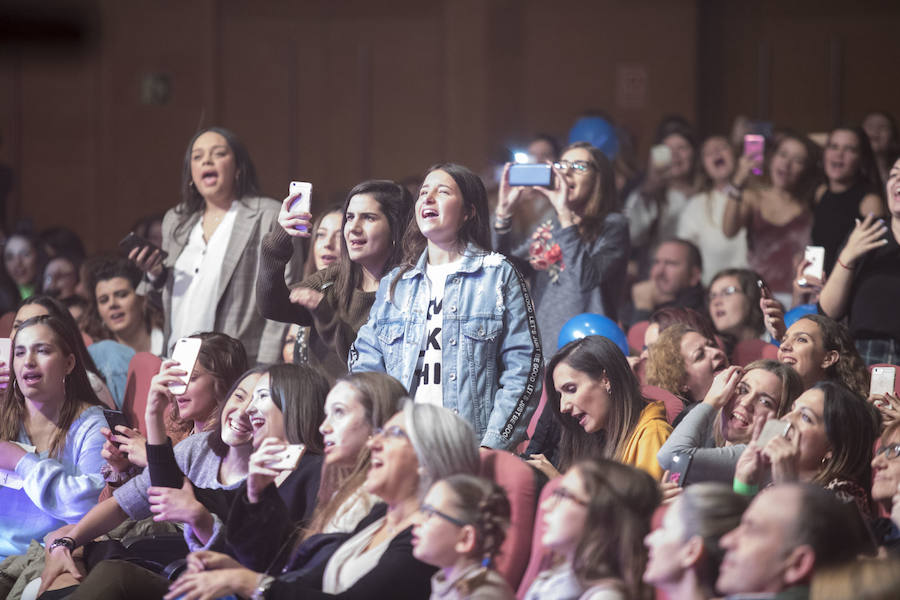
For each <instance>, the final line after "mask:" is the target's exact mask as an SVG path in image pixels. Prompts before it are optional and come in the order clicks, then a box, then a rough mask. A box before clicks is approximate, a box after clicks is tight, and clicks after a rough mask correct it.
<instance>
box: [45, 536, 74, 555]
mask: <svg viewBox="0 0 900 600" xmlns="http://www.w3.org/2000/svg"><path fill="white" fill-rule="evenodd" d="M60 546H65V547H66V548H68V549H69V552H72V551H73V550H75V540H74V539H72V538H70V537H58V538H56V539H55V540H53V541H52V542H50V547H49V548H47V552H53V549H54V548H59V547H60Z"/></svg>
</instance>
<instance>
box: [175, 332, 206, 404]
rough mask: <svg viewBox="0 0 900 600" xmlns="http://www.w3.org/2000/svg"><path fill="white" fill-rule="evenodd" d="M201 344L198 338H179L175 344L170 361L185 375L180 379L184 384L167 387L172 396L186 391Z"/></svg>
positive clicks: (201, 341)
mask: <svg viewBox="0 0 900 600" xmlns="http://www.w3.org/2000/svg"><path fill="white" fill-rule="evenodd" d="M201 344H203V340H201V339H200V338H181V339H180V340H178V341H177V342H176V343H175V349H174V350H172V360H174V361H176V362H177V363H178V364H179V365H180V366H181V368H182V369H184V370H185V371H187V375H184V376H182V377H181V380H182V381H183V382H184V383H182V384H177V383H176V384H171V385H169V391H170V392H172V393H173V394H175V395H179V394H183V393H185V392H186V391H187V386H188V383H190V381H191V373H193V371H194V365H195V364H196V363H197V355H198V354H199V353H200V346H201Z"/></svg>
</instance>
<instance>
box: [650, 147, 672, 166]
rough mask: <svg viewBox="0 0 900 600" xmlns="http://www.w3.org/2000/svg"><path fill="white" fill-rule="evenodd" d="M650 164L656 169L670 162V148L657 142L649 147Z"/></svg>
mask: <svg viewBox="0 0 900 600" xmlns="http://www.w3.org/2000/svg"><path fill="white" fill-rule="evenodd" d="M650 164H652V165H653V166H654V167H656V168H657V169H664V168H666V167H668V166H669V165H670V164H672V149H671V148H669V147H668V146H666V145H665V144H657V145H655V146H653V147H652V148H650Z"/></svg>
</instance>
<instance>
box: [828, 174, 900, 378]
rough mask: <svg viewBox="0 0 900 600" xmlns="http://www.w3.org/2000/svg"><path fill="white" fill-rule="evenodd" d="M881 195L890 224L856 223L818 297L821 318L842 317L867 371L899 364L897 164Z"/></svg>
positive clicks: (899, 203)
mask: <svg viewBox="0 0 900 600" xmlns="http://www.w3.org/2000/svg"><path fill="white" fill-rule="evenodd" d="M885 193H886V195H887V199H888V212H889V213H890V220H889V221H887V222H885V220H884V219H876V218H875V217H874V216H873V215H869V216H867V217H866V218H864V219H862V220H859V219H857V222H856V227H854V228H853V231H851V232H850V236H849V237H848V238H847V242H846V244H844V247H843V248H842V249H841V251H840V253H839V254H838V259H837V266H836V267H835V269H834V270H833V271H832V273H831V275H830V276H829V277H828V281H827V282H826V283H825V287H824V288H822V294H821V296H820V297H819V305H820V306H821V307H822V312H824V313H825V314H826V315H828V316H829V317H831V318H833V319H842V318H844V317H845V316H846V317H847V322H848V327H849V329H850V333H851V334H852V335H853V338H854V339H855V340H856V347H857V349H858V350H859V353H860V354H861V355H862V358H863V360H864V361H865V363H866V364H868V365H873V364H877V363H890V364H898V363H900V318H898V317H897V306H896V298H897V297H898V295H897V294H898V293H900V276H898V274H900V246H898V243H897V241H898V240H900V160H897V162H895V163H894V164H893V166H892V167H891V170H890V172H889V174H888V182H887V186H886V188H885Z"/></svg>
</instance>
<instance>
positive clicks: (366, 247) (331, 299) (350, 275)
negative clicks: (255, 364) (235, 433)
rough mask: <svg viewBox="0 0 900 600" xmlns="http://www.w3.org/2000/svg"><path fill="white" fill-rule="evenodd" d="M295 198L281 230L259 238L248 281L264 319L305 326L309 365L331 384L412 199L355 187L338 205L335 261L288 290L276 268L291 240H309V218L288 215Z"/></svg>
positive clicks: (386, 189)
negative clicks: (256, 264)
mask: <svg viewBox="0 0 900 600" xmlns="http://www.w3.org/2000/svg"><path fill="white" fill-rule="evenodd" d="M296 199H297V196H296V195H295V196H289V197H287V198H285V200H284V202H283V204H282V206H281V212H280V213H279V215H278V223H279V225H280V226H281V227H279V228H278V229H276V230H274V231H272V232H271V233H269V234H268V235H266V237H265V238H264V239H263V245H262V249H261V252H262V259H261V263H260V264H261V268H260V273H259V277H258V279H257V280H256V293H257V297H258V298H259V310H260V312H261V313H262V314H263V315H264V316H266V317H267V318H270V319H275V320H277V321H282V322H285V323H296V324H298V325H302V326H309V327H311V328H312V330H311V339H310V342H309V354H308V358H309V361H310V364H312V365H313V366H320V367H321V368H322V369H323V370H324V372H325V373H326V375H327V376H328V377H329V379H331V380H334V379H336V378H337V377H340V376H341V375H343V374H344V373H346V372H347V354H348V353H349V351H350V345H351V344H352V343H353V340H354V339H356V332H357V331H358V330H359V328H360V327H362V325H363V324H364V323H365V322H366V320H367V319H368V318H369V309H370V308H371V307H372V303H373V302H374V301H375V292H376V290H377V289H378V284H379V281H380V280H381V276H382V275H384V274H385V273H387V272H388V271H390V270H391V269H393V268H394V267H395V266H396V265H397V264H398V263H399V262H400V259H401V257H402V254H403V245H402V240H403V232H404V231H405V230H406V225H407V223H408V222H409V218H410V210H411V209H412V197H411V196H410V194H409V191H407V189H406V188H405V187H404V186H402V185H400V184H399V183H396V182H394V181H386V180H372V181H364V182H362V183H360V184H358V185H357V186H355V187H354V188H353V189H352V190H350V193H349V194H347V199H346V200H345V201H344V207H343V212H342V214H343V221H342V223H343V224H342V231H343V236H342V237H343V243H342V244H340V255H341V260H340V261H337V262H336V264H333V265H331V266H329V267H327V268H326V269H323V270H320V271H316V272H314V273H312V274H311V275H309V276H308V277H306V278H305V279H304V280H303V281H302V282H301V283H300V284H298V285H297V286H295V287H294V288H293V289H292V290H288V288H287V286H286V285H285V283H284V268H285V265H286V264H287V262H288V261H289V260H290V258H291V256H292V255H293V248H292V245H291V239H292V238H293V239H299V238H305V237H310V232H311V231H313V230H312V227H311V223H310V217H311V215H310V214H309V213H303V212H296V211H294V210H292V209H291V205H292V204H293V203H294V201H295V200H296ZM320 228H321V226H320ZM319 233H320V232H319V230H315V234H316V235H317V236H318V235H319ZM317 239H318V238H317ZM315 247H318V241H317V242H316V244H315ZM314 251H315V250H314Z"/></svg>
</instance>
